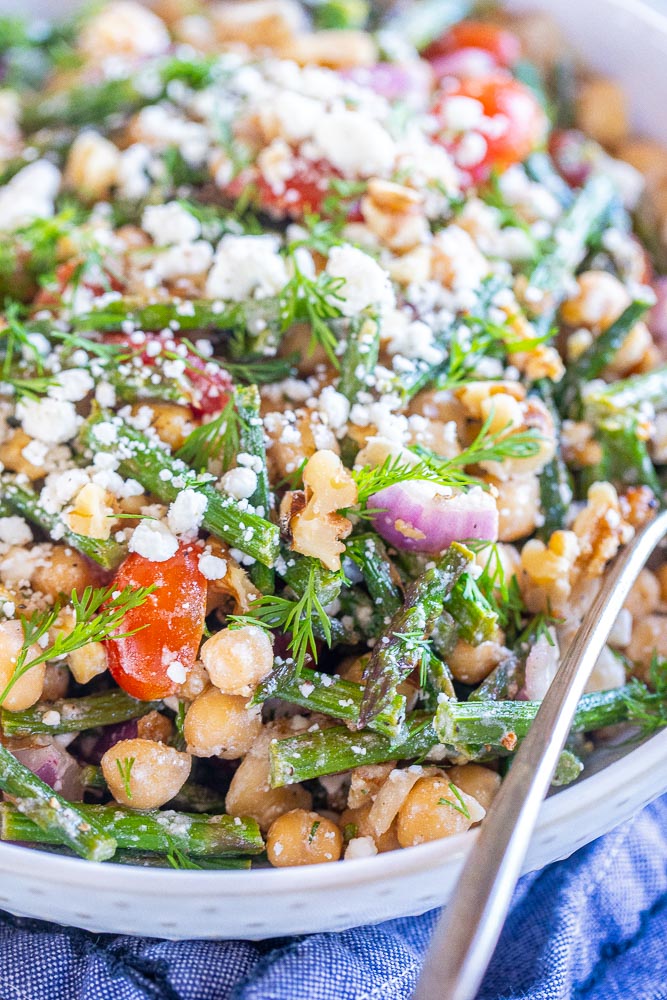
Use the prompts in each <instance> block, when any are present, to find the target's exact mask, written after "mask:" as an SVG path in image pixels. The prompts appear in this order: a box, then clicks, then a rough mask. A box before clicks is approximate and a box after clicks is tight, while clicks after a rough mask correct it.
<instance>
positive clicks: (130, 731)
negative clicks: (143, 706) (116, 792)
mask: <svg viewBox="0 0 667 1000" xmlns="http://www.w3.org/2000/svg"><path fill="white" fill-rule="evenodd" d="M136 737H137V720H136V719H129V720H128V721H127V722H115V723H114V724H113V725H112V726H105V727H104V729H103V730H102V732H101V734H100V735H99V736H93V737H92V738H90V741H89V740H88V738H87V739H86V741H85V743H84V744H82V748H81V749H82V756H83V757H84V758H85V759H86V760H87V761H88V762H89V763H90V764H99V762H100V761H101V760H102V757H103V756H104V754H105V753H106V752H107V750H108V749H109V748H110V747H112V746H114V744H116V743H120V741H121V740H134V739H136Z"/></svg>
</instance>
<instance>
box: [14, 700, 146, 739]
mask: <svg viewBox="0 0 667 1000" xmlns="http://www.w3.org/2000/svg"><path fill="white" fill-rule="evenodd" d="M160 705H161V702H159V701H137V700H136V699H135V698H130V696H129V694H126V693H125V692H124V691H121V690H119V689H118V690H114V691H101V692H100V693H99V694H89V695H85V696H84V697H83V698H61V699H60V700H59V701H53V702H44V703H43V704H42V703H40V704H38V705H35V706H34V707H33V708H26V709H25V710H24V711H22V712H10V711H9V709H7V708H3V709H2V710H1V712H0V720H1V726H2V732H3V734H4V735H5V736H31V735H32V734H33V733H52V734H53V735H56V734H58V733H78V732H81V731H82V730H84V729H95V728H96V727H97V726H112V725H115V724H116V723H118V722H127V721H128V720H129V719H138V718H141V716H143V715H147V714H148V713H149V712H152V711H153V709H156V708H159V707H160ZM47 713H48V714H49V716H50V718H53V717H54V715H57V716H58V721H57V722H55V723H53V722H52V723H51V724H49V723H48V722H45V721H44V718H45V716H46V714H47Z"/></svg>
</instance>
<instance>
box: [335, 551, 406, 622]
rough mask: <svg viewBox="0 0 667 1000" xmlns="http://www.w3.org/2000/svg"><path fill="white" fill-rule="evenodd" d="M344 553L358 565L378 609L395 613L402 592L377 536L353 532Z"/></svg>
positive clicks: (387, 612)
mask: <svg viewBox="0 0 667 1000" xmlns="http://www.w3.org/2000/svg"><path fill="white" fill-rule="evenodd" d="M345 553H346V555H348V556H349V557H350V559H352V561H353V562H354V563H356V565H357V566H358V567H359V569H360V570H361V572H362V573H363V576H364V582H365V583H366V586H367V587H368V593H369V594H370V595H371V597H372V599H373V601H374V603H375V604H376V605H377V607H378V610H379V611H380V612H381V613H382V614H383V615H393V614H395V613H396V612H397V611H398V609H399V608H400V606H401V603H402V598H401V591H400V589H399V587H398V585H397V584H396V582H395V580H394V578H393V576H392V565H391V562H390V559H389V556H388V554H387V548H386V546H385V544H384V542H383V541H381V540H380V539H379V538H378V536H377V535H374V534H371V533H368V534H365V535H355V536H354V538H351V539H350V540H349V541H348V543H347V546H346V548H345Z"/></svg>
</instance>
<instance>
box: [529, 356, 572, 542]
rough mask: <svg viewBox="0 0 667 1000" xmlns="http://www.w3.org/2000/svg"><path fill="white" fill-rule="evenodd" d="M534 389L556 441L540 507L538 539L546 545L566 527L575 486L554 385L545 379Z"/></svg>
mask: <svg viewBox="0 0 667 1000" xmlns="http://www.w3.org/2000/svg"><path fill="white" fill-rule="evenodd" d="M566 377H567V376H566ZM535 389H536V391H537V393H538V394H539V396H540V397H541V399H542V401H543V402H544V403H545V405H546V407H547V409H548V410H549V413H550V414H551V419H552V420H553V424H554V433H555V439H556V453H555V455H554V457H553V458H552V459H551V461H550V462H549V463H548V464H547V465H546V466H545V467H544V469H542V472H541V473H540V506H541V508H542V516H543V518H544V521H543V523H542V525H541V526H540V528H539V530H538V535H539V537H540V538H541V539H542V540H543V541H548V540H549V539H550V538H551V536H552V534H553V533H554V531H559V530H560V529H561V528H564V527H565V520H566V517H567V511H568V508H569V506H570V503H571V502H572V482H571V477H570V473H569V471H568V468H567V465H566V464H565V462H564V460H563V455H562V452H561V446H560V437H561V434H560V429H561V421H560V413H559V412H558V409H557V407H556V404H555V402H554V398H553V385H552V383H551V382H548V381H547V380H546V379H542V380H540V381H539V382H536V383H535Z"/></svg>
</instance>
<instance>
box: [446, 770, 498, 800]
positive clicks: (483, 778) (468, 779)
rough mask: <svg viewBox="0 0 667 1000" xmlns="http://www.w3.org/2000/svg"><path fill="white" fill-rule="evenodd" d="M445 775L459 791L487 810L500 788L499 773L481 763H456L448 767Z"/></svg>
mask: <svg viewBox="0 0 667 1000" xmlns="http://www.w3.org/2000/svg"><path fill="white" fill-rule="evenodd" d="M447 777H448V778H449V780H450V781H453V782H454V784H455V785H456V787H457V788H458V789H460V791H462V792H465V793H466V795H471V796H472V797H473V799H476V800H477V801H478V802H479V804H480V806H481V807H482V808H483V809H486V810H487V811H488V809H489V806H490V805H491V803H492V802H493V800H494V799H495V797H496V795H497V794H498V790H499V788H500V775H499V774H498V773H497V772H496V771H492V770H491V769H490V768H489V767H482V765H481V764H457V765H455V766H454V767H450V768H449V770H448V771H447Z"/></svg>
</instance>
